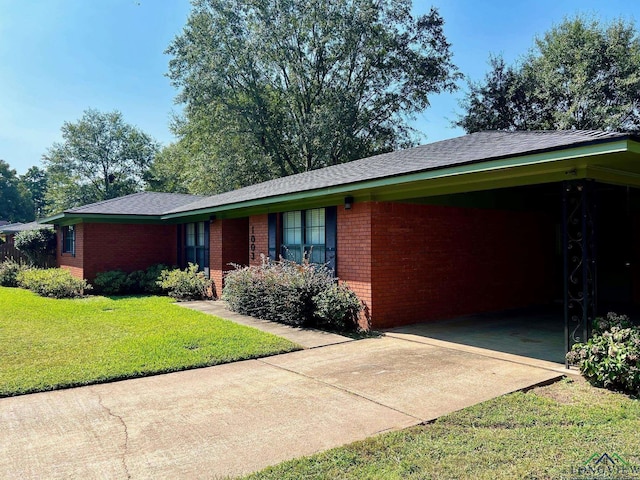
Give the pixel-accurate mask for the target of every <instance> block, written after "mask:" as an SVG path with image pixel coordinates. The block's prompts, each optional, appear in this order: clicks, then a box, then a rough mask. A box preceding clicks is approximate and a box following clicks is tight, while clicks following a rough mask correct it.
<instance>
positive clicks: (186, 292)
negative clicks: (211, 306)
mask: <svg viewBox="0 0 640 480" xmlns="http://www.w3.org/2000/svg"><path fill="white" fill-rule="evenodd" d="M158 285H159V286H160V287H162V289H163V290H165V291H167V293H168V294H169V296H170V297H173V298H176V299H178V300H202V299H206V298H212V297H213V296H215V291H214V290H213V282H212V281H211V280H209V279H208V278H207V277H205V275H204V273H203V272H198V265H196V264H193V263H189V266H188V267H187V268H186V269H184V270H180V269H175V270H163V271H162V273H161V274H160V280H159V281H158Z"/></svg>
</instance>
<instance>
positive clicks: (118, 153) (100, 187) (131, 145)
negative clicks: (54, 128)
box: [43, 109, 158, 213]
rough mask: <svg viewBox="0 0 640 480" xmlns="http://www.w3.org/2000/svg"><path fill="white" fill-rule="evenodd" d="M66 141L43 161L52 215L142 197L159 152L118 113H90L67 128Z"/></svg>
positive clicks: (47, 195) (63, 135)
mask: <svg viewBox="0 0 640 480" xmlns="http://www.w3.org/2000/svg"><path fill="white" fill-rule="evenodd" d="M62 138H63V141H62V142H60V143H54V144H53V146H52V147H51V148H49V150H48V152H47V153H46V154H45V155H44V156H43V161H44V165H45V167H46V170H47V174H48V176H49V179H48V186H47V192H46V201H47V208H48V211H49V212H50V213H51V212H58V211H61V210H64V209H67V208H71V207H74V206H78V205H84V204H87V203H93V202H98V201H101V200H107V199H110V198H115V197H119V196H121V195H127V194H130V193H135V192H138V191H141V190H142V189H143V188H144V186H145V183H144V175H145V173H146V171H147V170H148V168H149V166H150V165H151V163H152V161H153V158H154V156H155V154H156V153H157V151H158V144H157V143H156V142H155V141H154V140H153V139H152V138H151V137H149V136H148V135H147V134H145V133H143V132H142V131H140V130H139V129H138V128H136V127H134V126H132V125H129V124H127V123H125V122H124V120H123V118H122V114H121V113H120V112H117V111H114V112H109V113H101V112H99V111H97V110H93V109H89V110H86V111H85V112H84V114H83V116H82V118H81V119H80V120H78V121H77V122H76V123H71V122H65V123H64V125H63V126H62Z"/></svg>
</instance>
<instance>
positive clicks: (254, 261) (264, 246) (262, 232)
mask: <svg viewBox="0 0 640 480" xmlns="http://www.w3.org/2000/svg"><path fill="white" fill-rule="evenodd" d="M248 240H249V265H260V264H261V263H262V259H261V255H264V256H265V257H267V256H269V216H268V215H267V214H264V215H253V216H251V217H249V239H248Z"/></svg>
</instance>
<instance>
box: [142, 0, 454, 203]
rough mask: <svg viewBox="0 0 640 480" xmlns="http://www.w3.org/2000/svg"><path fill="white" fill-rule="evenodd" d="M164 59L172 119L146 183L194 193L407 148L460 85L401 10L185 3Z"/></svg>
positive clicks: (290, 2) (308, 1) (442, 54)
mask: <svg viewBox="0 0 640 480" xmlns="http://www.w3.org/2000/svg"><path fill="white" fill-rule="evenodd" d="M167 53H169V54H170V55H171V56H172V59H171V61H170V64H169V77H170V79H171V80H172V83H173V85H174V86H176V87H177V88H178V89H179V94H178V97H177V101H178V102H181V103H183V104H184V105H185V109H184V118H182V119H180V120H179V121H177V122H176V123H175V125H174V132H175V133H176V134H177V135H178V137H179V141H178V142H177V144H176V145H172V146H171V147H169V149H168V150H167V151H165V152H164V153H163V155H161V156H160V158H159V162H157V165H155V166H154V171H153V175H152V176H154V177H155V181H156V183H157V185H159V186H160V185H165V186H166V185H167V184H170V183H171V182H173V181H174V180H173V177H174V176H175V177H177V178H179V179H181V180H180V181H179V182H178V183H179V184H181V185H182V187H180V185H175V184H174V185H173V188H176V189H180V188H183V189H187V190H189V191H192V192H194V193H213V192H217V191H223V190H229V189H231V188H236V187H239V186H243V185H246V184H248V183H253V182H255V181H259V180H264V179H268V178H273V177H277V176H284V175H289V174H293V173H298V172H302V171H306V170H311V169H315V168H320V167H324V166H327V165H333V164H337V163H342V162H347V161H350V160H354V159H357V158H362V157H366V156H369V155H373V154H376V153H381V152H386V151H389V150H392V149H395V148H398V147H399V146H406V145H411V144H412V143H413V141H414V136H413V133H414V132H413V131H412V129H411V128H410V127H409V124H408V120H409V119H410V118H411V116H412V115H414V114H415V113H417V112H421V111H423V110H424V109H425V108H427V107H428V106H429V96H430V95H431V94H434V93H438V92H442V91H452V90H454V89H455V88H456V81H457V79H458V78H459V76H460V74H459V73H458V71H457V68H456V67H455V65H454V64H453V63H452V58H451V57H452V54H451V51H450V46H449V43H448V42H447V40H446V38H445V35H444V32H443V19H442V18H441V16H440V15H439V14H438V12H437V11H436V10H434V9H432V10H431V11H430V12H429V13H428V14H426V15H422V16H419V17H415V18H414V16H412V14H411V1H410V0H337V1H336V0H274V1H271V2H265V1H263V0H195V1H194V2H193V8H192V11H191V13H190V16H189V18H188V21H187V24H186V26H185V27H184V30H183V32H182V33H181V34H180V35H179V36H178V37H177V38H176V39H175V40H174V41H173V43H172V44H171V45H170V46H169V48H168V50H167ZM185 159H189V161H190V162H191V163H190V164H189V168H188V169H187V168H185ZM204 178H206V179H207V181H208V183H205V184H203V183H202V182H199V181H198V180H199V179H200V180H201V179H204Z"/></svg>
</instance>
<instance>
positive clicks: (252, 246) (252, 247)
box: [249, 225, 256, 260]
mask: <svg viewBox="0 0 640 480" xmlns="http://www.w3.org/2000/svg"><path fill="white" fill-rule="evenodd" d="M249 248H250V250H251V260H255V259H256V236H255V235H254V227H253V225H252V226H251V244H250V247H249Z"/></svg>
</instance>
